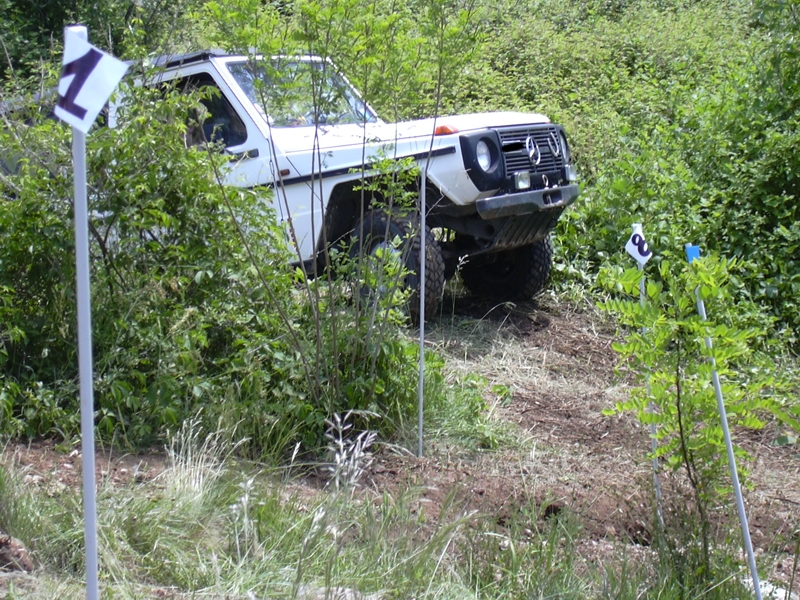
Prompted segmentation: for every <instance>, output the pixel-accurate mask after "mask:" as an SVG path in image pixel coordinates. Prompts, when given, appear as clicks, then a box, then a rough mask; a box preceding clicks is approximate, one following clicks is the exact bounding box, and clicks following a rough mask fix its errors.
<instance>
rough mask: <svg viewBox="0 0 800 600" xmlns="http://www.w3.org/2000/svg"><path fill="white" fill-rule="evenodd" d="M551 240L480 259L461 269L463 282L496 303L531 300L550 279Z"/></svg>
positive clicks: (474, 292)
mask: <svg viewBox="0 0 800 600" xmlns="http://www.w3.org/2000/svg"><path fill="white" fill-rule="evenodd" d="M552 263H553V245H552V243H551V242H550V236H547V237H546V238H544V239H541V240H539V241H538V242H535V243H533V244H530V245H528V246H521V247H519V248H514V249H513V250H506V251H504V252H497V253H496V254H489V255H487V256H485V257H484V256H481V257H477V258H476V259H475V260H471V261H469V262H467V263H466V264H465V265H463V266H462V267H461V279H462V281H463V282H464V285H465V286H466V287H467V289H468V290H469V291H470V292H471V293H472V294H473V295H475V296H480V297H484V298H492V299H494V300H502V301H507V300H530V299H531V298H533V297H534V296H536V295H537V294H539V293H541V292H542V290H544V288H545V286H546V285H547V281H548V280H549V278H550V267H551V265H552Z"/></svg>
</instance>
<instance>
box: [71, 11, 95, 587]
mask: <svg viewBox="0 0 800 600" xmlns="http://www.w3.org/2000/svg"><path fill="white" fill-rule="evenodd" d="M67 29H69V30H71V31H72V32H73V33H75V34H77V35H78V36H79V37H81V38H83V39H84V40H88V38H89V34H88V31H87V29H86V27H83V26H79V25H76V26H73V27H68V28H67ZM65 33H66V30H65ZM72 162H73V178H74V185H75V205H74V212H75V267H76V279H77V302H78V367H79V373H80V386H81V391H80V396H81V451H82V468H83V518H84V540H85V543H86V597H87V598H88V599H89V600H97V598H98V582H97V496H96V487H95V473H94V468H95V464H94V462H95V461H94V389H93V384H92V382H93V374H92V308H91V288H90V284H89V211H88V207H87V200H86V135H85V134H84V133H83V132H82V131H81V130H79V129H77V128H75V127H73V128H72Z"/></svg>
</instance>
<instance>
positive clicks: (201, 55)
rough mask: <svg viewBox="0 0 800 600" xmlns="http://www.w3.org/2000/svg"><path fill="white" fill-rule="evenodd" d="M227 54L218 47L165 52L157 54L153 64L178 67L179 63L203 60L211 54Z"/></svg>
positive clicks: (186, 63) (187, 63) (184, 63)
mask: <svg viewBox="0 0 800 600" xmlns="http://www.w3.org/2000/svg"><path fill="white" fill-rule="evenodd" d="M227 54H228V53H227V52H225V51H224V50H220V49H214V50H198V51H196V52H190V53H188V54H165V55H163V56H157V57H156V58H154V59H153V65H154V66H156V67H164V68H169V67H179V66H181V65H189V64H192V63H198V62H203V61H204V60H208V59H209V58H211V57H212V56H227Z"/></svg>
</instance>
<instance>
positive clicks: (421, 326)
mask: <svg viewBox="0 0 800 600" xmlns="http://www.w3.org/2000/svg"><path fill="white" fill-rule="evenodd" d="M421 180H422V185H421V186H420V193H419V204H420V209H419V226H420V232H419V239H420V245H419V252H420V260H419V262H420V268H419V424H418V427H419V442H418V445H417V456H418V457H419V458H422V428H423V413H424V410H423V409H424V405H423V402H424V400H423V396H424V390H425V263H426V262H427V260H426V255H425V242H426V241H427V240H426V239H425V238H426V237H427V236H426V235H425V187H426V185H425V184H426V182H427V181H428V161H425V164H424V165H423V167H422V173H421Z"/></svg>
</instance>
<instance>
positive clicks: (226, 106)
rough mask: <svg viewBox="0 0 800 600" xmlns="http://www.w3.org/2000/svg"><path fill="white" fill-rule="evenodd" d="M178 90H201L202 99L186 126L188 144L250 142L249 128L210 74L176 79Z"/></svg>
mask: <svg viewBox="0 0 800 600" xmlns="http://www.w3.org/2000/svg"><path fill="white" fill-rule="evenodd" d="M177 87H178V89H179V90H182V91H185V92H194V91H199V92H200V96H201V98H200V101H199V102H198V105H197V107H196V108H195V109H194V111H193V112H194V114H193V115H191V116H190V119H189V122H188V123H187V125H186V145H187V146H197V145H200V144H204V143H208V142H212V143H221V144H222V145H223V146H225V147H228V146H238V145H239V144H244V143H245V142H246V141H247V129H246V127H245V125H244V123H243V122H242V119H241V118H240V117H239V115H238V114H236V111H235V110H234V108H233V106H232V105H231V103H230V102H229V101H228V99H227V98H226V97H225V96H224V94H223V93H222V91H221V90H220V89H219V87H218V86H217V84H216V83H215V82H214V80H213V79H212V78H211V77H210V76H209V75H202V74H201V75H193V76H192V77H187V78H185V79H182V80H179V81H178V82H177Z"/></svg>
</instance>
